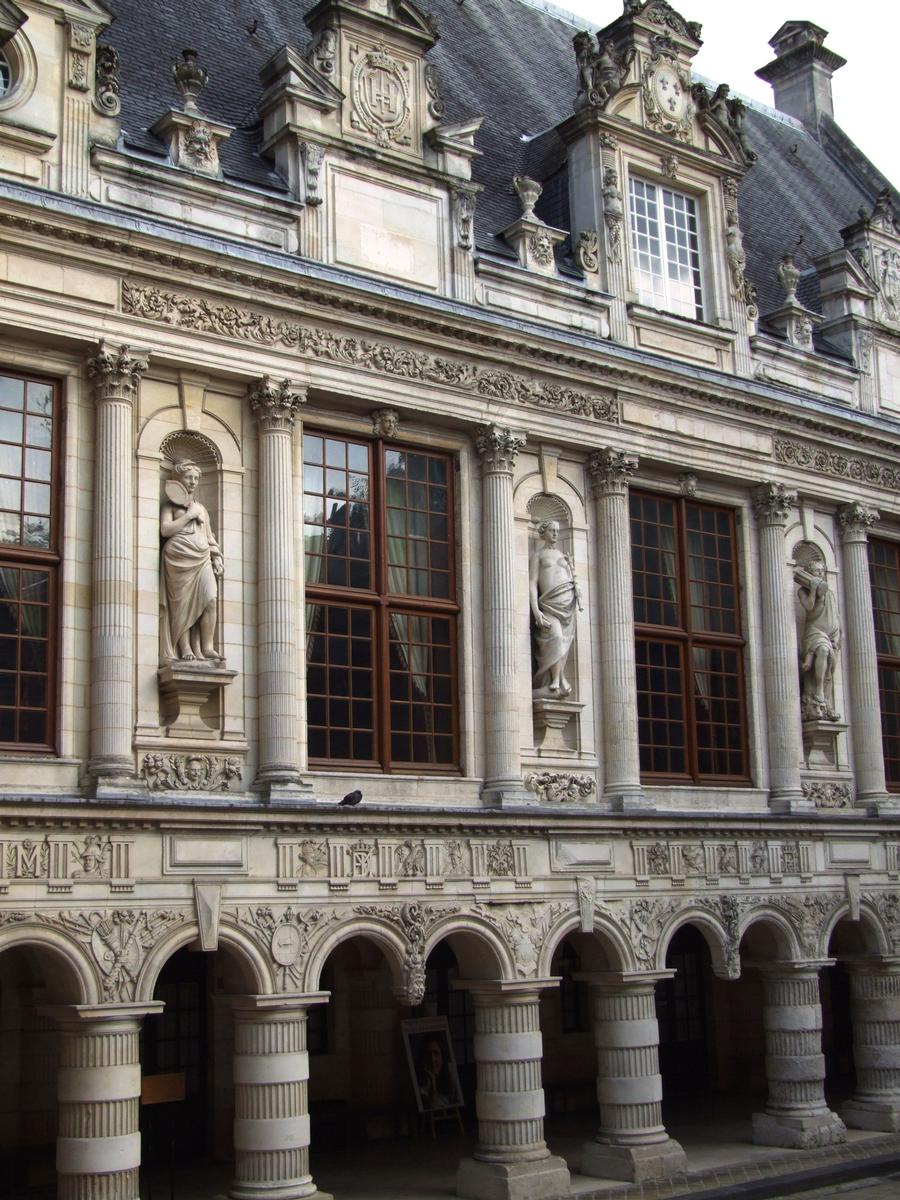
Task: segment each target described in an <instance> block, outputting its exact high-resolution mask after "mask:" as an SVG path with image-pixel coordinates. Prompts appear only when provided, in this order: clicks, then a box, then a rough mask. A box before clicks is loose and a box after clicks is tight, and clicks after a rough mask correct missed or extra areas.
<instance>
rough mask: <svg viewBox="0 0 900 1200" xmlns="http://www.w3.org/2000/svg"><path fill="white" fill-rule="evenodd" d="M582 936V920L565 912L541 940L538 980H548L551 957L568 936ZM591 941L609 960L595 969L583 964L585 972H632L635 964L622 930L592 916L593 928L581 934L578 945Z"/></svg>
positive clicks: (590, 965) (591, 965)
mask: <svg viewBox="0 0 900 1200" xmlns="http://www.w3.org/2000/svg"><path fill="white" fill-rule="evenodd" d="M574 933H578V934H581V933H582V929H581V918H580V917H579V916H578V914H577V913H566V914H565V915H564V916H563V917H561V918H560V919H559V920H558V921H557V922H556V924H555V925H552V926H551V928H550V930H549V932H548V934H547V936H546V937H545V938H544V943H543V946H542V947H541V953H540V957H539V959H538V977H539V978H541V979H547V978H549V976H550V975H551V973H552V972H551V967H552V963H553V956H554V954H555V953H556V951H557V950H558V949H559V947H560V946H561V945H562V943H563V942H564V941H565V939H566V938H567V937H569V936H570V935H571V934H574ZM591 942H593V943H594V944H595V946H596V952H597V954H598V955H601V954H602V955H604V956H605V958H606V959H607V960H608V962H607V965H606V966H601V965H600V964H599V963H598V964H597V965H596V966H595V965H594V964H591V963H586V964H585V966H586V968H587V969H588V970H594V969H596V970H601V969H602V970H606V971H634V970H635V969H636V963H635V959H634V954H633V952H632V949H631V946H630V945H629V943H628V940H627V939H626V937H625V935H624V934H623V932H622V930H621V929H619V928H618V927H617V926H615V925H613V924H612V922H611V921H607V920H605V919H604V918H602V917H598V916H597V915H595V916H594V928H593V930H592V931H591V932H590V933H584V934H582V938H581V945H582V946H588V945H589V944H590V943H591Z"/></svg>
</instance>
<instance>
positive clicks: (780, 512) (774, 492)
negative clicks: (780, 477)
mask: <svg viewBox="0 0 900 1200" xmlns="http://www.w3.org/2000/svg"><path fill="white" fill-rule="evenodd" d="M751 501H752V504H753V512H754V513H755V515H756V519H757V521H758V522H759V523H760V525H786V524H787V519H788V517H789V516H790V515H791V509H792V508H793V506H794V505H795V504H796V503H797V493H796V492H791V491H788V489H787V488H786V487H785V486H784V484H783V483H761V484H760V485H759V487H756V488H754V489H753V492H752V493H751Z"/></svg>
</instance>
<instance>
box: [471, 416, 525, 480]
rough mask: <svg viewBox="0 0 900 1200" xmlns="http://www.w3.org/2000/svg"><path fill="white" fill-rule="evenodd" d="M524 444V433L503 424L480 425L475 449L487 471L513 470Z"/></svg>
mask: <svg viewBox="0 0 900 1200" xmlns="http://www.w3.org/2000/svg"><path fill="white" fill-rule="evenodd" d="M524 445H525V435H524V434H523V433H513V431H512V430H511V429H504V428H503V426H502V425H480V426H479V427H478V432H477V433H476V435H475V449H476V450H477V451H478V453H479V455H480V456H481V462H482V465H483V467H484V469H485V470H486V471H508V472H512V469H513V467H514V466H515V465H516V456H517V454H518V453H519V451H520V450H521V449H522V447H523V446H524Z"/></svg>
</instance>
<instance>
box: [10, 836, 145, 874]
mask: <svg viewBox="0 0 900 1200" xmlns="http://www.w3.org/2000/svg"><path fill="white" fill-rule="evenodd" d="M132 846H133V842H130V841H123V840H122V839H120V838H112V837H108V836H105V835H103V834H99V833H86V834H84V835H83V837H80V838H76V839H74V840H73V839H72V838H66V837H60V836H58V835H54V836H50V835H45V836H44V837H37V836H36V837H26V838H17V839H15V840H13V839H4V840H3V841H2V842H0V879H3V880H25V879H28V880H35V879H43V880H49V881H55V882H57V883H59V882H62V881H64V880H82V881H84V882H88V881H94V880H102V879H117V880H124V879H129V878H130V877H131V849H132Z"/></svg>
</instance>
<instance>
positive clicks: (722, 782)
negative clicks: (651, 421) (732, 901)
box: [629, 489, 751, 787]
mask: <svg viewBox="0 0 900 1200" xmlns="http://www.w3.org/2000/svg"><path fill="white" fill-rule="evenodd" d="M643 500H650V501H655V502H657V503H663V504H670V505H672V509H673V521H674V524H673V526H672V528H673V529H674V531H675V534H674V539H673V540H674V550H673V553H674V554H675V559H676V561H675V583H676V590H675V596H674V600H669V601H666V600H665V598H664V597H662V596H660V597H659V598H658V599H659V603H660V604H661V605H662V604H664V603H670V604H674V608H675V614H676V616H677V617H678V623H677V624H664V623H654V622H651V621H641V620H640V619H639V616H638V613H637V611H635V626H634V627H635V669H636V673H637V680H638V694H637V703H638V740H639V746H640V754H641V760H642V761H641V779H642V780H644V781H645V782H647V783H654V782H656V783H667V784H672V783H679V784H693V785H698V786H703V787H711V786H728V787H734V786H744V787H746V786H747V785H749V784H750V782H751V780H750V771H749V747H748V737H747V697H746V669H745V664H744V654H745V647H746V639H745V638H744V636H743V632H742V629H743V625H742V618H741V595H740V593H741V584H740V571H739V561H738V530H737V521H736V519H735V511H734V509H732V508H728V507H726V506H724V505H720V504H708V503H706V502H704V501H698V500H692V499H689V498H687V497H683V496H675V495H672V494H670V493H664V492H652V491H645V490H643V489H631V491H630V497H629V501H630V506H629V512H630V520H631V521H632V522H633V520H634V503H635V501H643ZM690 509H697V510H702V511H707V512H714V513H716V514H724V515H725V517H726V520H727V527H728V531H729V537H730V540H731V557H730V564H731V583H730V584H729V585H727V586H730V587H731V589H732V591H733V598H734V599H733V606H727V607H726V606H720V611H723V612H729V613H731V612H732V611H733V624H734V629H735V631H736V632H734V633H728V632H721V631H709V630H704V629H695V628H693V625H692V620H691V615H690V614H691V605H690V602H689V584H690V580H689V578H688V570H687V564H688V554H689V549H688V534H689V529H688V520H687V514H688V511H689V510H690ZM656 527H657V528H660V527H661V523H660V522H658V523H657V526H656ZM632 528H633V526H632ZM637 550H638V547H637V546H636V545H635V541H634V538H633V537H632V591H633V593H634V601H633V603H634V605H635V608H637V604H638V599H639V597H638V594H637V592H636V590H635V581H636V578H637V574H638V572H637V570H636V566H637V557H638V555H637ZM716 561H728V560H724V559H721V558H719V559H717V560H716ZM648 574H653V572H648ZM647 599H649V600H652V599H654V598H653V597H647ZM642 645H644V646H647V647H650V646H660V647H664V648H670V647H671V648H674V649H675V650H676V651H677V657H678V663H679V669H680V673H681V687H680V691H678V692H671V693H668V694H669V695H671V696H674V697H676V698H677V699H680V712H681V716H680V722H679V721H678V720H677V719H675V718H672V719H670V720H669V723H670V724H673V725H677V724H679V723H680V726H681V729H682V730H683V756H684V764H685V768H686V769H685V770H684V771H660V770H653V769H648V768H647V767H646V765H645V757H646V753H647V751H648V749H649V750H650V751H651V752H652V749H653V748H654V746H665V743H654V742H648V741H644V740H642V728H643V727H645V726H646V723H652V722H653V720H654V719H657V720H666V718H663V717H657V718H654V715H653V714H648V715H643V716H642V714H641V700H642V695H644V694H649V695H652V694H653V693H651V692H649V690H648V691H646V692H642V689H641V686H640V683H641V673H642V669H643V667H644V664H643V663H642V662H641V653H640V647H641V646H642ZM703 649H706V650H710V651H713V652H716V651H718V652H725V653H733V654H735V656H736V671H735V672H734V673H733V676H732V677H735V678H736V679H737V687H736V695H735V696H734V697H732V698H731V699H732V702H733V703H736V704H737V705H738V708H739V721H738V724H739V743H738V745H737V746H734V747H731V746H726V747H721V746H719V747H716V746H714V747H712V748H711V750H712V752H713V753H715V752H716V751H717V750H719V751H724V752H725V753H728V754H738V755H739V756H740V759H741V766H742V769H741V771H740V772H736V773H733V774H732V773H720V772H716V771H710V772H704V771H701V769H700V755H701V753H702V752H703V748H701V747H700V746H699V744H698V741H699V739H698V726H699V725H700V724H701V723H702V722H700V721H698V720H697V710H696V704H695V695H694V686H693V685H694V677H695V673H696V671H695V666H694V652H695V651H696V650H703ZM654 669H662V670H666V666H659V665H657V664H654V663H653V662H652V661H648V662H647V664H646V670H647V673H648V675H650V673H651V672H652V671H653V670H654ZM715 724H718V725H722V724H723V723H722V722H716V723H715ZM724 724H725V727H726V728H728V727H729V724H731V723H724ZM731 727H732V728H733V727H734V725H733V724H731Z"/></svg>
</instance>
